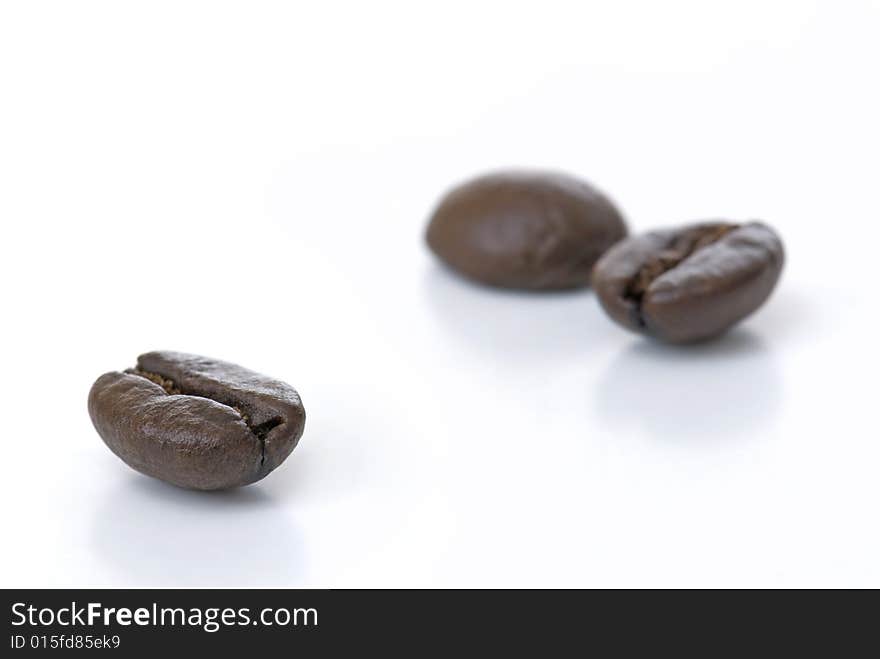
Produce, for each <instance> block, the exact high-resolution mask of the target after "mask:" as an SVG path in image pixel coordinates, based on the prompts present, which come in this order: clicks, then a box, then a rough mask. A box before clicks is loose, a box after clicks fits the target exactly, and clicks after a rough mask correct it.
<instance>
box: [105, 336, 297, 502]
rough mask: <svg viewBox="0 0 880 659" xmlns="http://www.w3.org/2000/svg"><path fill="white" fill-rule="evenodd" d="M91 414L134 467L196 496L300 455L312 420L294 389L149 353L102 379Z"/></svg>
mask: <svg viewBox="0 0 880 659" xmlns="http://www.w3.org/2000/svg"><path fill="white" fill-rule="evenodd" d="M89 414H90V415H91V417H92V423H93V424H94V425H95V428H96V429H97V431H98V434H99V435H101V439H103V440H104V443H105V444H107V446H108V447H110V450H111V451H113V452H114V453H115V454H116V455H117V456H119V457H120V458H121V459H122V460H123V461H124V462H125V463H126V464H127V465H128V466H130V467H132V468H133V469H136V470H137V471H140V472H141V473H144V474H147V475H148V476H154V477H155V478H160V479H162V480H164V481H167V482H169V483H173V484H174V485H179V486H180V487H187V488H192V489H196V490H222V489H226V488H230V487H238V486H241V485H248V484H250V483H253V482H255V481H258V480H260V479H261V478H263V477H264V476H265V475H266V474H268V473H269V472H270V471H272V470H273V469H275V468H276V467H277V466H278V465H280V464H281V463H282V462H284V459H285V458H286V457H287V456H288V455H290V452H291V451H293V449H294V447H295V446H296V444H297V442H298V441H299V438H300V437H301V436H302V432H303V427H304V425H305V418H306V417H305V410H304V409H303V406H302V402H301V401H300V398H299V395H298V394H297V393H296V390H294V388H293V387H291V386H290V385H287V384H285V383H283V382H280V381H278V380H273V379H272V378H269V377H266V376H264V375H260V374H259V373H254V372H253V371H249V370H248V369H246V368H242V367H241V366H236V365H235V364H230V363H228V362H222V361H219V360H216V359H208V358H207V357H199V356H197V355H187V354H183V353H178V352H149V353H147V354H145V355H141V356H140V357H138V360H137V366H136V367H135V368H133V369H129V370H127V371H125V372H123V373H120V372H111V373H105V374H104V375H102V376H101V377H100V378H98V380H97V381H96V382H95V384H94V385H92V390H91V391H90V392H89Z"/></svg>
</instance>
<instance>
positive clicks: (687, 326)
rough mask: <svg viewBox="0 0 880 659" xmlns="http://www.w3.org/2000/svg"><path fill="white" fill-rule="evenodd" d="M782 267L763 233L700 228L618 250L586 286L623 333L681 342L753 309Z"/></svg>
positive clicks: (747, 228)
mask: <svg viewBox="0 0 880 659" xmlns="http://www.w3.org/2000/svg"><path fill="white" fill-rule="evenodd" d="M783 261H784V254H783V248H782V242H781V241H780V239H779V237H778V236H777V235H776V233H775V232H774V231H773V230H772V229H771V228H770V227H768V226H766V225H764V224H761V223H758V222H751V223H748V224H742V225H737V224H730V223H726V222H705V223H701V224H694V225H690V226H685V227H680V228H677V229H671V230H665V231H654V232H651V233H647V234H644V235H641V236H635V237H632V238H628V239H627V240H624V241H622V242H620V243H618V244H617V245H615V246H614V247H612V248H611V249H610V250H608V252H607V253H606V254H605V255H604V256H603V257H602V258H601V259H600V260H599V262H598V263H597V264H596V267H595V270H594V272H593V287H594V288H595V289H596V294H597V295H598V296H599V301H600V302H601V304H602V306H603V307H604V308H605V311H607V312H608V314H609V315H610V316H611V317H612V318H613V319H614V320H616V321H617V322H618V323H620V324H621V325H623V326H624V327H627V328H629V329H631V330H635V331H637V332H642V333H645V334H648V335H650V336H654V337H656V338H659V339H662V340H664V341H669V342H671V343H688V342H692V341H700V340H702V339H708V338H711V337H713V336H716V335H718V334H721V333H722V332H724V331H725V330H726V329H728V328H729V327H731V326H732V325H734V324H735V323H737V322H739V321H740V320H742V319H743V318H745V317H746V316H748V315H749V314H750V313H752V312H753V311H755V309H757V308H758V307H760V306H761V304H763V303H764V301H765V300H766V299H767V297H768V296H769V295H770V293H771V292H772V291H773V288H774V286H776V282H777V280H778V279H779V274H780V272H781V271H782V265H783Z"/></svg>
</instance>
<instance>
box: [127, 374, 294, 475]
mask: <svg viewBox="0 0 880 659" xmlns="http://www.w3.org/2000/svg"><path fill="white" fill-rule="evenodd" d="M125 372H126V373H128V374H129V375H136V376H138V377H141V378H144V379H145V380H149V381H150V382H152V383H153V384H157V385H159V386H160V387H162V389H164V390H165V393H166V394H168V395H169V396H178V395H179V396H195V397H197V398H207V399H208V400H213V401H214V402H215V403H220V404H221V405H225V406H226V407H229V408H230V409H233V410H235V412H236V413H237V414H238V415H239V416H240V417H241V420H242V421H244V424H245V425H246V426H247V428H248V430H250V432H251V434H253V435H254V437H256V438H257V440H258V441H259V442H260V468H261V469H262V468H263V465H264V464H265V463H266V437H267V436H268V435H269V433H270V432H272V430H274V429H275V428H277V427H278V426H280V425H281V424H282V423H284V419H283V418H281V417H279V416H274V417H272V418H271V419H269V420H268V421H265V422H263V423H260V424H257V425H254V424H253V423H252V422H251V418H250V416H248V414H247V413H246V412H245V411H244V410H242V409H241V408H240V407H239V406H238V405H229V404H228V403H224V402H223V401H219V400H215V399H213V398H208V397H207V396H200V395H196V394H191V393H187V392H185V391H183V390H182V389H181V388H180V387H179V386H178V385H177V383H176V382H174V380H172V379H171V378H166V377H163V376H162V375H160V374H158V373H153V372H151V371H145V370H143V369H140V368H130V369H128V370H126V371H125Z"/></svg>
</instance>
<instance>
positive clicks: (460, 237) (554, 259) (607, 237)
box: [427, 171, 626, 290]
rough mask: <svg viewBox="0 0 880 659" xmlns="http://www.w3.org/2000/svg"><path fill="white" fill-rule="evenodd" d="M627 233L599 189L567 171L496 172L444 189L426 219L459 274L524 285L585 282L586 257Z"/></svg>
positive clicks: (440, 251)
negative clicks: (435, 206)
mask: <svg viewBox="0 0 880 659" xmlns="http://www.w3.org/2000/svg"><path fill="white" fill-rule="evenodd" d="M625 235H626V225H625V223H624V220H623V218H622V216H621V214H620V212H619V211H618V210H617V209H616V208H615V207H614V204H612V202H611V201H610V200H609V199H608V197H606V196H605V195H604V194H602V193H601V192H599V191H598V190H597V189H596V188H594V187H592V186H591V185H590V184H588V183H586V182H584V181H581V180H578V179H576V178H573V177H571V176H568V175H565V174H559V173H552V172H542V171H502V172H496V173H493V174H488V175H485V176H481V177H479V178H476V179H473V180H471V181H468V182H466V183H463V184H461V185H459V186H458V187H456V188H454V189H453V190H451V191H450V192H449V193H448V194H447V195H446V196H445V197H444V198H443V199H442V200H441V202H440V204H439V205H438V206H437V208H436V210H435V211H434V213H433V215H432V217H431V220H430V223H429V225H428V232H427V240H428V245H429V246H430V247H431V249H432V250H433V251H434V253H435V254H436V255H437V256H438V257H440V259H441V260H443V261H444V262H445V263H446V264H447V265H449V266H450V267H451V268H452V269H454V270H456V271H457V272H459V273H460V274H462V275H464V276H466V277H469V278H470V279H473V280H475V281H478V282H481V283H483V284H488V285H491V286H499V287H504V288H520V289H530V290H542V289H565V288H574V287H578V286H585V285H587V284H589V281H590V272H591V269H592V267H593V264H594V263H595V262H596V259H598V258H599V257H600V256H601V255H602V253H603V252H604V251H605V250H606V249H608V248H609V247H610V246H611V245H613V244H614V243H616V242H617V241H618V240H620V239H621V238H623V237H624V236H625Z"/></svg>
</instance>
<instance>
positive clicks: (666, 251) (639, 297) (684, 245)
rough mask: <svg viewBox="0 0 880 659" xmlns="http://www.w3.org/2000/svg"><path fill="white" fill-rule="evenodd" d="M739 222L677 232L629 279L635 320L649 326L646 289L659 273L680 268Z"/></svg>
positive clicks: (627, 296) (628, 293) (626, 295)
mask: <svg viewBox="0 0 880 659" xmlns="http://www.w3.org/2000/svg"><path fill="white" fill-rule="evenodd" d="M737 228H739V225H737V224H722V223H719V224H711V225H707V226H702V227H699V228H697V229H691V230H688V231H684V232H683V233H676V234H674V235H673V236H672V237H670V238H669V240H668V241H667V242H666V245H664V247H663V249H662V250H661V251H660V253H659V254H658V255H657V256H655V257H654V258H652V259H650V260H649V261H647V262H646V263H644V264H643V265H642V266H641V267H640V268H639V269H638V271H637V272H636V274H635V275H633V277H632V278H631V279H630V280H629V281H628V282H627V285H626V288H625V289H624V291H623V297H624V299H626V300H628V301H629V302H631V303H632V304H633V310H634V313H635V317H636V322H637V323H638V326H639V327H641V328H646V327H647V322H646V320H645V316H644V313H643V310H642V303H643V301H644V298H645V293H647V291H648V289H649V288H650V287H651V284H652V283H654V280H656V279H657V278H658V277H660V276H661V275H663V274H664V273H666V272H669V271H670V270H672V269H673V268H677V267H678V266H680V265H681V264H682V263H684V262H685V261H686V260H687V259H689V258H690V257H691V256H693V255H694V254H695V253H696V252H698V251H699V250H701V249H703V248H705V247H708V246H709V245H712V244H714V243H716V242H718V241H719V240H721V239H722V238H724V236H726V235H727V234H728V233H730V232H731V231H733V230H734V229H737Z"/></svg>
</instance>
